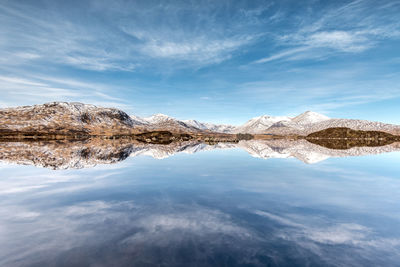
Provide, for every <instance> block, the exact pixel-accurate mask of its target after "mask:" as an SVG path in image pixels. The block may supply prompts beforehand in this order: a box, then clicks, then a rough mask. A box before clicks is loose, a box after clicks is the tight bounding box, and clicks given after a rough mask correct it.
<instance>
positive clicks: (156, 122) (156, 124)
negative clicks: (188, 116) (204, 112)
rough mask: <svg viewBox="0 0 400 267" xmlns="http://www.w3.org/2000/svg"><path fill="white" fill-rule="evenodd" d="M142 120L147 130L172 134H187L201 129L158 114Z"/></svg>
mask: <svg viewBox="0 0 400 267" xmlns="http://www.w3.org/2000/svg"><path fill="white" fill-rule="evenodd" d="M143 120H144V121H145V122H147V124H146V125H145V127H146V129H149V130H168V131H173V132H189V133H194V132H199V131H201V129H199V128H196V127H194V126H192V125H189V124H187V123H185V122H183V121H181V120H178V119H175V118H173V117H169V116H167V115H164V114H160V113H159V114H155V115H152V116H150V117H147V118H143Z"/></svg>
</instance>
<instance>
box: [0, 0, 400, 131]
mask: <svg viewBox="0 0 400 267" xmlns="http://www.w3.org/2000/svg"><path fill="white" fill-rule="evenodd" d="M0 94H1V95H0V107H10V106H20V105H32V104H42V103H46V102H53V101H73V102H83V103H88V104H95V105H99V106H104V107H116V108H120V109H122V110H124V111H126V112H127V113H129V114H133V115H137V116H144V117H145V116H150V115H152V114H154V113H164V114H167V115H170V116H173V117H176V118H179V119H197V120H200V121H207V122H216V123H229V124H242V123H244V122H245V121H247V120H248V119H250V118H252V117H255V116H260V115H264V114H266V115H274V116H277V115H289V116H295V115H297V114H300V113H302V112H304V111H306V110H312V111H315V112H319V113H322V114H325V115H327V116H330V117H335V118H354V119H368V120H376V121H382V122H387V123H397V124H400V116H398V114H400V1H399V0H397V1H393V0H392V1H385V0H382V1H374V0H358V1H357V0H356V1H339V0H336V1H326V0H325V1H313V0H310V1H306V0H305V1H285V0H280V1H258V0H249V1H225V0H219V1H214V0H210V1H188V0H186V1H166V0H165V1H153V0H145V1H121V0H114V1H102V0H93V1H84V0H80V1H73V0H71V1H57V0H48V1H42V0H35V1H33V0H32V1H28V0H26V1H21V0H10V1H7V0H0Z"/></svg>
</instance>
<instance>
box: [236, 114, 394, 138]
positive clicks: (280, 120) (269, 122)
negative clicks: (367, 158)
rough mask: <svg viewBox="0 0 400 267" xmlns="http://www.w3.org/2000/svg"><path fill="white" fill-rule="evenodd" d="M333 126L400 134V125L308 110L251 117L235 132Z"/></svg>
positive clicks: (281, 131)
mask: <svg viewBox="0 0 400 267" xmlns="http://www.w3.org/2000/svg"><path fill="white" fill-rule="evenodd" d="M333 127H347V128H351V129H353V130H363V131H373V130H377V131H383V132H388V133H391V134H400V126H399V125H393V124H385V123H381V122H372V121H366V120H353V119H332V118H329V117H327V116H325V115H322V114H319V113H316V112H312V111H306V112H304V113H302V114H300V115H298V116H296V117H293V118H290V117H281V116H278V117H272V116H260V117H256V118H253V119H250V120H249V121H248V122H246V123H245V124H244V125H242V126H239V127H237V128H236V129H235V130H234V131H233V132H234V133H250V134H276V135H291V134H297V135H308V134H310V133H313V132H317V131H321V130H324V129H327V128H333Z"/></svg>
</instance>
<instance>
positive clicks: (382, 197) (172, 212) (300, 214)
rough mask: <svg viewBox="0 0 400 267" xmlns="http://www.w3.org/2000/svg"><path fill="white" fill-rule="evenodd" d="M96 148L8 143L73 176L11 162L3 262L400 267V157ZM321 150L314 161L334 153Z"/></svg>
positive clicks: (233, 147)
mask: <svg viewBox="0 0 400 267" xmlns="http://www.w3.org/2000/svg"><path fill="white" fill-rule="evenodd" d="M90 142H92V143H88V142H87V143H82V142H81V143H73V144H70V143H66V144H65V145H64V146H63V147H62V146H60V144H53V143H48V144H42V146H41V147H43V145H45V146H47V148H51V149H49V150H47V149H43V150H41V153H39V152H34V150H32V152H29V151H28V150H27V148H29V149H32V148H33V146H34V144H35V143H23V144H21V143H13V144H8V145H7V146H3V147H2V148H6V147H7V148H8V149H9V148H13V149H9V150H7V151H13V150H15V151H18V149H16V148H19V147H20V146H22V147H24V148H25V151H26V156H24V158H23V159H19V160H21V161H20V163H27V164H29V165H30V164H32V162H34V163H38V162H40V164H42V165H41V166H45V167H53V166H55V167H59V166H64V167H67V168H66V170H59V171H53V170H51V169H48V168H36V167H35V166H23V165H1V166H0V168H1V171H0V266H396V265H397V264H398V262H399V260H400V230H399V228H398V225H399V222H400V207H399V205H398V203H399V201H400V194H399V193H398V192H399V191H400V180H399V176H398V173H400V172H399V171H400V168H399V167H398V164H396V163H397V162H398V159H399V153H388V154H383V155H379V156H373V155H371V156H368V157H350V158H346V160H342V159H340V158H338V159H332V160H328V161H324V162H321V163H320V164H316V165H306V164H302V163H301V162H299V161H297V160H273V159H272V160H256V159H255V158H253V157H249V156H248V153H247V152H249V153H250V152H251V153H253V155H254V156H259V157H262V158H269V157H278V156H282V157H289V156H290V157H298V158H301V157H300V155H301V156H302V157H303V158H304V157H306V156H307V155H308V154H306V152H307V150H305V149H307V148H308V146H309V144H308V143H305V141H304V140H302V141H295V142H294V143H291V146H287V145H286V144H285V143H284V142H277V141H263V142H261V143H260V142H259V141H254V140H253V141H248V142H244V143H239V144H217V145H211V146H210V145H206V144H194V143H184V144H183V143H181V144H173V145H169V146H162V147H161V148H162V149H160V147H159V146H158V145H151V146H141V145H140V144H128V145H127V146H125V145H126V144H124V141H121V140H115V141H111V140H110V141H109V143H106V142H102V143H101V144H99V145H97V146H94V143H93V142H94V140H93V141H90ZM67 144H68V145H67ZM89 144H90V146H89V147H90V149H89V151H88V150H87V149H88V145H89ZM114 144H118V145H114ZM53 145H54V147H53ZM175 145H176V146H175ZM314 146H315V147H318V149H319V150H316V152H314V153H325V154H324V155H328V156H332V154H327V153H328V152H329V153H330V151H331V150H330V149H327V148H323V147H319V146H317V145H314V144H311V147H312V148H314ZM56 147H59V150H57V149H56ZM215 148H221V149H215ZM222 148H227V149H222ZM237 148H239V149H237ZM382 148H384V147H382ZM19 149H20V148H19ZM120 149H121V150H120ZM243 149H244V150H243ZM368 149H370V148H360V150H354V151H358V152H357V153H367V152H368V153H370V152H371V151H370V150H368ZM385 149H387V150H379V151H380V152H382V151H390V150H389V148H385ZM390 149H392V147H391V148H390ZM20 151H21V150H20ZM38 151H40V150H39V146H38ZM55 151H58V152H55ZM81 151H86V152H85V153H81ZM197 151H202V153H195V154H193V155H188V154H186V153H178V152H191V153H192V152H197ZM299 151H300V152H299ZM301 151H306V152H301ZM314 151H315V150H314ZM360 151H361V152H360ZM308 152H310V151H308ZM308 152H307V153H308ZM29 153H30V154H29ZM35 153H38V154H35ZM57 153H58V154H57ZM296 153H297V154H296ZM299 153H300V154H299ZM301 153H302V154H301ZM337 153H343V154H337V155H339V156H346V155H348V153H355V152H351V151H350V152H349V151H343V150H339V151H338V152H337ZM174 154H175V155H176V156H174V157H167V156H169V155H174ZM6 155H7V157H8V159H13V158H12V155H14V154H12V153H11V152H10V154H6ZM15 155H16V154H15ZM35 155H41V157H36V156H35ZM43 155H45V156H46V157H48V158H49V159H54V160H55V159H57V155H63V157H64V158H63V161H61V163H63V164H64V165H44V164H45V163H43V161H42V160H43V158H44V157H43ZM88 155H90V156H88ZM136 155H151V156H156V157H162V158H164V160H161V161H160V160H154V159H153V158H151V157H134V158H133V156H136ZM2 156H3V157H4V154H2ZM75 157H77V158H78V159H79V160H76V161H75V160H72V161H71V158H75ZM306 158H307V157H306ZM310 158H313V157H311V156H308V159H310ZM3 159H4V158H3ZM13 160H14V159H13ZM49 162H50V163H51V164H54V162H56V163H58V161H49ZM71 162H72V164H71ZM114 162H119V163H118V164H104V165H102V164H101V165H98V166H95V167H93V168H83V169H74V168H82V167H86V165H85V164H88V166H94V165H96V164H99V163H114ZM46 164H47V163H46ZM70 166H73V167H72V169H69V168H70Z"/></svg>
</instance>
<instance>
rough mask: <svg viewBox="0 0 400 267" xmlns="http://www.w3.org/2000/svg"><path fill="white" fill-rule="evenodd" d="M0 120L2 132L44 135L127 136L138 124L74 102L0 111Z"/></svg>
mask: <svg viewBox="0 0 400 267" xmlns="http://www.w3.org/2000/svg"><path fill="white" fill-rule="evenodd" d="M0 118H1V120H0V125H1V126H0V130H1V131H3V132H7V131H18V132H26V133H46V134H48V133H55V134H75V133H76V134H104V133H108V134H114V133H115V134H121V133H127V134H128V133H132V130H133V129H134V127H135V126H138V125H141V124H142V123H141V122H140V121H138V120H135V119H132V118H131V117H130V116H129V115H128V114H126V113H125V112H123V111H122V110H119V109H115V108H102V107H97V106H94V105H88V104H82V103H75V102H72V103H68V102H53V103H47V104H43V105H34V106H23V107H16V108H5V109H0Z"/></svg>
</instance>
